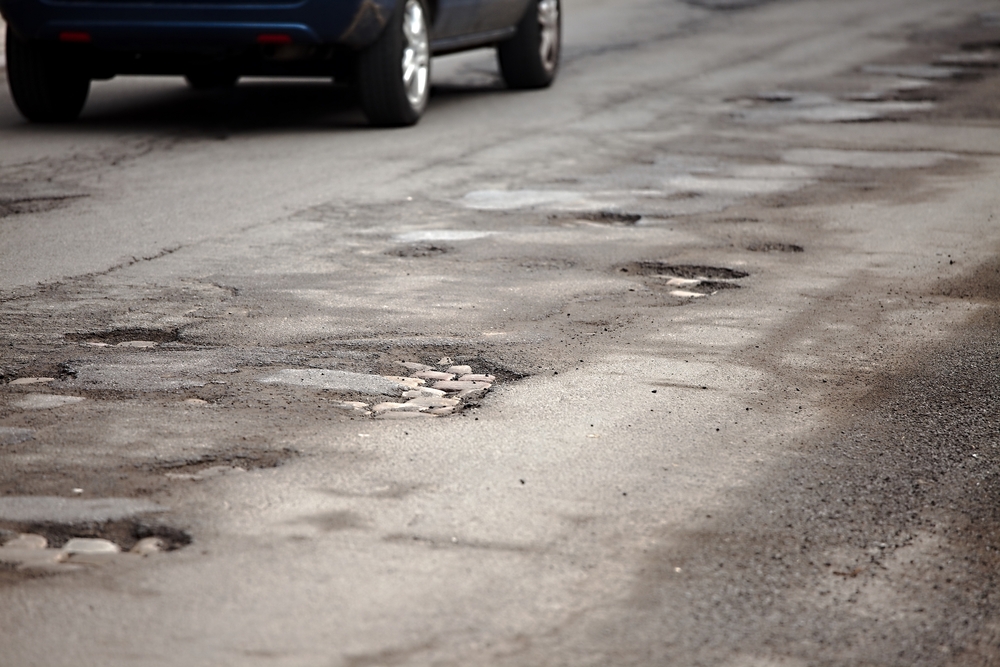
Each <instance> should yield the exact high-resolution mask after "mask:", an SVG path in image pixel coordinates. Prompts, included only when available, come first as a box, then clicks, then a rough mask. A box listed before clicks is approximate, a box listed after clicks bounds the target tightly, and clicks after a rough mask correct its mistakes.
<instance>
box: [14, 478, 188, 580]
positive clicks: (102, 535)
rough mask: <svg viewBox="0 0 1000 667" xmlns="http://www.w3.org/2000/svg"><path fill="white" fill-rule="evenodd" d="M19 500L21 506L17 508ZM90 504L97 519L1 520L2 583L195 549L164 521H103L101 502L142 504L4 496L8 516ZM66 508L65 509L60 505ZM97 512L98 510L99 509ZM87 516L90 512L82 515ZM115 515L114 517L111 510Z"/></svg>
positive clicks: (106, 518) (185, 535)
mask: <svg viewBox="0 0 1000 667" xmlns="http://www.w3.org/2000/svg"><path fill="white" fill-rule="evenodd" d="M18 501H22V502H21V506H20V507H19V506H18ZM74 501H75V502H77V503H81V502H84V503H85V502H91V503H97V505H92V506H91V507H90V508H89V511H90V513H91V514H93V515H94V516H93V517H92V520H87V519H86V518H84V519H80V517H77V519H80V520H71V521H62V520H51V519H49V518H46V517H30V516H27V517H21V520H17V519H11V518H4V519H0V584H5V583H7V584H14V583H18V582H20V581H23V580H26V579H33V578H36V577H41V576H50V575H56V574H66V573H69V572H75V571H80V570H84V569H87V568H92V567H104V566H113V565H116V564H117V565H124V564H127V563H129V562H132V563H134V562H137V561H138V559H141V558H142V557H144V556H149V555H152V554H154V553H160V552H168V551H175V550H177V549H181V548H183V547H185V546H187V545H189V544H191V542H192V539H191V535H190V534H189V533H188V532H187V531H185V530H182V529H180V528H177V527H175V526H171V525H169V524H167V523H165V522H163V521H162V520H160V519H157V518H149V517H142V516H129V517H120V516H117V517H115V516H104V517H98V516H97V515H99V514H101V509H100V503H101V502H105V503H114V502H118V503H129V502H132V503H137V502H139V503H141V501H129V500H128V499H103V501H102V500H91V501H83V500H76V499H71V498H58V497H39V496H22V497H10V496H8V497H4V498H0V508H2V510H3V513H4V514H5V515H6V516H8V517H9V516H10V515H11V514H12V513H13V514H15V515H16V514H18V511H19V510H20V512H21V514H24V513H25V512H24V510H25V509H27V514H31V513H32V509H34V510H35V511H38V510H42V511H45V510H48V511H49V512H52V513H53V515H55V516H59V515H60V514H63V515H64V514H66V513H67V507H66V506H69V509H68V512H69V513H70V514H72V513H74V512H78V513H79V512H80V511H81V508H80V507H76V508H74V507H72V503H73V502H74ZM60 503H62V505H60ZM95 508H96V509H95ZM82 511H83V513H84V514H86V513H87V512H88V509H83V510H82ZM111 514H112V515H113V514H114V512H113V511H112V512H111Z"/></svg>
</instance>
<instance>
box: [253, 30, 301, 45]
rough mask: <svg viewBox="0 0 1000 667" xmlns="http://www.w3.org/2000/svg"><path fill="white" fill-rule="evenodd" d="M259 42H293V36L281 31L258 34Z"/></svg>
mask: <svg viewBox="0 0 1000 667" xmlns="http://www.w3.org/2000/svg"><path fill="white" fill-rule="evenodd" d="M257 43H258V44H291V43H292V38H291V37H289V36H288V35H282V34H280V33H264V34H262V35H257Z"/></svg>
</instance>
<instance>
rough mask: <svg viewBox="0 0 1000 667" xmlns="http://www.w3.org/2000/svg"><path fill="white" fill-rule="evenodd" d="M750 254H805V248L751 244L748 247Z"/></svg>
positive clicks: (763, 243) (770, 243)
mask: <svg viewBox="0 0 1000 667" xmlns="http://www.w3.org/2000/svg"><path fill="white" fill-rule="evenodd" d="M747 250H749V251H750V252H804V251H805V248H803V247H802V246H800V245H795V244H794V243H775V242H770V241H767V242H761V243H751V244H749V245H748V246H747Z"/></svg>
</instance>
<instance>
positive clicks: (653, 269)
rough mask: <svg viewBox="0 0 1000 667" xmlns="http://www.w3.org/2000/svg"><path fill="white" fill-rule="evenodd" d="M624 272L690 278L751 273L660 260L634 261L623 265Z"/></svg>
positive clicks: (717, 277)
mask: <svg viewBox="0 0 1000 667" xmlns="http://www.w3.org/2000/svg"><path fill="white" fill-rule="evenodd" d="M621 270H622V272H623V273H631V274H633V275H639V276H670V277H674V278H689V279H718V280H737V279H739V278H746V277H747V276H749V275H750V274H749V273H747V272H745V271H740V270H738V269H729V268H726V267H720V266H704V265H701V264H668V263H666V262H659V261H640V262H633V263H632V264H628V265H626V266H623V267H622V269H621Z"/></svg>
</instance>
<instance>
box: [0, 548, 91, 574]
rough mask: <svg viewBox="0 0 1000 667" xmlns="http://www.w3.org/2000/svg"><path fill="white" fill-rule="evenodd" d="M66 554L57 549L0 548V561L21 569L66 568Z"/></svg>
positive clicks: (54, 569)
mask: <svg viewBox="0 0 1000 667" xmlns="http://www.w3.org/2000/svg"><path fill="white" fill-rule="evenodd" d="M67 556H68V554H66V553H65V552H63V551H61V550H59V549H0V563H4V564H7V565H13V566H15V567H17V568H18V569H22V570H33V571H38V570H41V571H45V570H52V571H58V570H67V569H76V568H68V567H67V566H66V565H65V562H66V558H67Z"/></svg>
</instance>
